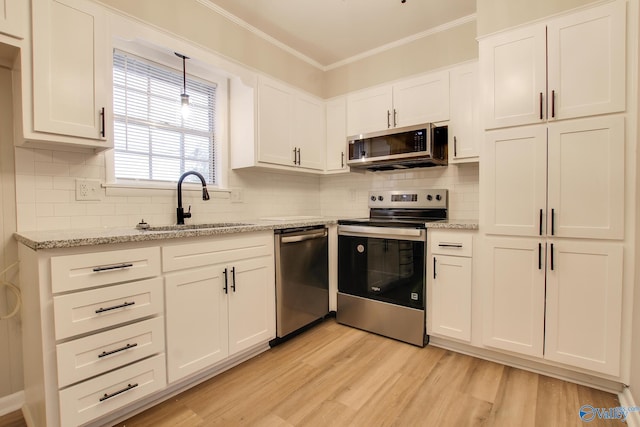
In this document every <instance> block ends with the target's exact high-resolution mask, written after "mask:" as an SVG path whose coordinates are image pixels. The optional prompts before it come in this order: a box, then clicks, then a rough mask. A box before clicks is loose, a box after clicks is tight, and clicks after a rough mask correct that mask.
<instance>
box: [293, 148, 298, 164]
mask: <svg viewBox="0 0 640 427" xmlns="http://www.w3.org/2000/svg"><path fill="white" fill-rule="evenodd" d="M293 164H294V165H296V164H298V150H297V149H296V148H295V147H293Z"/></svg>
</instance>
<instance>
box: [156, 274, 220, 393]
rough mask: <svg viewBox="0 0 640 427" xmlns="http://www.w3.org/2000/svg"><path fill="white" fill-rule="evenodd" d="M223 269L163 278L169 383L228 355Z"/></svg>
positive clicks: (171, 275)
mask: <svg viewBox="0 0 640 427" xmlns="http://www.w3.org/2000/svg"><path fill="white" fill-rule="evenodd" d="M224 270H225V267H224V266H221V265H216V266H210V267H203V268H196V269H191V270H184V271H181V272H177V273H171V274H167V275H166V277H165V292H166V312H165V313H166V314H165V316H166V319H167V327H166V333H167V374H168V380H169V382H174V381H176V380H179V379H181V378H184V377H186V376H188V375H190V374H192V373H194V372H197V371H199V370H201V369H205V368H207V367H209V366H211V365H213V364H214V363H216V362H219V361H221V360H223V359H224V358H226V357H227V355H228V354H229V344H228V342H229V340H228V326H227V325H228V310H227V297H226V295H225V291H224V286H225V277H224Z"/></svg>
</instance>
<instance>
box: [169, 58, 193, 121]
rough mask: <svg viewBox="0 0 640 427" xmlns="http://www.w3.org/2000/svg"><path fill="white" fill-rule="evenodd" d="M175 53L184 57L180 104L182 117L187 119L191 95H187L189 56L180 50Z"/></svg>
mask: <svg viewBox="0 0 640 427" xmlns="http://www.w3.org/2000/svg"><path fill="white" fill-rule="evenodd" d="M173 53H175V54H176V56H177V57H179V58H182V94H181V95H180V104H181V112H182V118H183V119H186V118H187V117H188V116H189V95H187V59H189V57H188V56H185V55H183V54H181V53H178V52H173Z"/></svg>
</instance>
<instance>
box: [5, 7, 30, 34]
mask: <svg viewBox="0 0 640 427" xmlns="http://www.w3.org/2000/svg"><path fill="white" fill-rule="evenodd" d="M28 16H29V2H28V1H27V0H0V33H2V34H6V35H9V36H12V37H16V38H19V39H23V38H24V36H25V34H26V33H27V20H28Z"/></svg>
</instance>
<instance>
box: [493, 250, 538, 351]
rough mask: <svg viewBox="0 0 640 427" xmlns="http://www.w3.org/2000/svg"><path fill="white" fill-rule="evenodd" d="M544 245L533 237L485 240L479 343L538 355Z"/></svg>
mask: <svg viewBox="0 0 640 427" xmlns="http://www.w3.org/2000/svg"><path fill="white" fill-rule="evenodd" d="M543 252H544V245H543V244H542V243H541V242H540V241H539V240H536V239H526V238H522V239H517V238H516V239H507V238H505V239H495V238H487V239H485V251H484V252H483V254H485V256H486V262H487V265H486V277H484V282H485V295H484V322H483V326H484V332H483V343H484V344H485V345H486V346H489V347H495V348H500V349H503V350H508V351H513V352H516V353H522V354H526V355H529V356H536V357H542V351H543V347H542V346H543V340H544V297H545V288H544V287H545V269H544V254H543Z"/></svg>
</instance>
